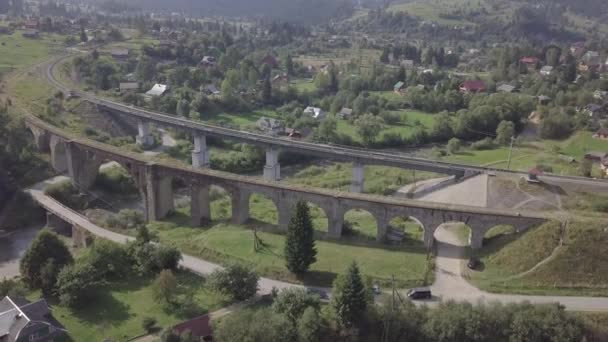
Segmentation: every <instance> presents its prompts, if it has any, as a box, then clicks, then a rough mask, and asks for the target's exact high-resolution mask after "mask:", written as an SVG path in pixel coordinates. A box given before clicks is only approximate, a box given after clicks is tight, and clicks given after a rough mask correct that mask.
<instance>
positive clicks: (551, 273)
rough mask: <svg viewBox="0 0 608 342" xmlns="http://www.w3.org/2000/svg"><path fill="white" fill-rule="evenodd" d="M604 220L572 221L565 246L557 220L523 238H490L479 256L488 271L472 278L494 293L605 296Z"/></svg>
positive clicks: (607, 239)
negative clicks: (561, 240)
mask: <svg viewBox="0 0 608 342" xmlns="http://www.w3.org/2000/svg"><path fill="white" fill-rule="evenodd" d="M602 222H605V221H602V220H597V221H588V222H571V223H570V224H569V225H568V227H567V229H566V231H565V233H564V234H563V245H561V246H560V239H561V238H562V232H561V229H560V224H559V223H557V222H549V223H546V224H544V225H542V226H540V227H539V228H536V229H534V230H531V231H528V232H526V233H523V234H502V235H496V236H494V237H490V238H487V239H486V241H485V242H484V247H483V249H482V250H481V251H479V252H478V253H477V254H478V256H479V257H480V258H481V260H482V261H483V263H484V266H485V269H484V270H483V272H471V273H470V276H471V280H472V282H473V283H474V284H475V285H477V286H478V287H480V288H482V289H484V290H488V291H492V292H509V293H524V294H561V295H583V294H585V295H598V296H606V295H607V294H608V286H607V285H606V284H608V277H607V275H608V257H607V256H606V255H607V254H606V253H607V252H608V250H607V247H606V246H608V244H607V242H608V235H607V234H606V233H605V231H604V228H605V224H602ZM550 256H551V258H550V259H548V260H547V261H545V262H544V263H543V264H542V265H540V266H538V267H537V268H535V269H534V270H533V271H532V272H527V271H529V270H531V269H532V268H533V267H534V266H535V265H537V264H538V263H540V262H541V261H543V260H545V259H547V258H549V257H550ZM524 272H526V273H524Z"/></svg>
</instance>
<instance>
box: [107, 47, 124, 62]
mask: <svg viewBox="0 0 608 342" xmlns="http://www.w3.org/2000/svg"><path fill="white" fill-rule="evenodd" d="M110 56H112V58H113V59H114V60H117V61H126V60H127V59H129V49H112V51H110Z"/></svg>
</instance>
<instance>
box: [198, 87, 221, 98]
mask: <svg viewBox="0 0 608 342" xmlns="http://www.w3.org/2000/svg"><path fill="white" fill-rule="evenodd" d="M202 91H203V92H204V93H205V94H207V95H210V96H220V95H221V94H222V93H221V92H220V90H219V89H217V87H216V86H215V84H207V85H206V86H204V87H203V89H202Z"/></svg>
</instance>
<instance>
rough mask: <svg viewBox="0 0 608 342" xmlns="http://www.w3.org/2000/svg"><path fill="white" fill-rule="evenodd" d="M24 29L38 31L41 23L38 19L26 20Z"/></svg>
mask: <svg viewBox="0 0 608 342" xmlns="http://www.w3.org/2000/svg"><path fill="white" fill-rule="evenodd" d="M23 28H24V29H26V30H38V29H39V28H40V22H39V21H38V20H37V19H32V20H26V21H25V22H24V23H23Z"/></svg>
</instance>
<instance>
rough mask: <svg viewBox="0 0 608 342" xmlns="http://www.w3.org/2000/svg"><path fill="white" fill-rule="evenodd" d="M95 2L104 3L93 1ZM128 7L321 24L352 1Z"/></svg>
mask: <svg viewBox="0 0 608 342" xmlns="http://www.w3.org/2000/svg"><path fill="white" fill-rule="evenodd" d="M92 1H95V2H97V3H101V2H104V1H105V0H92ZM129 5H130V6H134V7H140V8H143V9H149V10H167V11H173V12H184V13H196V14H199V15H205V16H213V15H219V16H238V17H243V16H263V17H272V18H280V19H282V20H285V21H290V22H298V23H320V22H324V21H327V20H329V19H332V18H334V17H344V16H348V15H350V14H351V13H352V11H353V9H354V5H355V2H354V0H172V1H167V0H131V1H129Z"/></svg>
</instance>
